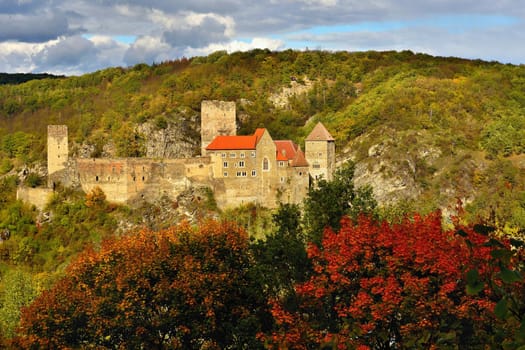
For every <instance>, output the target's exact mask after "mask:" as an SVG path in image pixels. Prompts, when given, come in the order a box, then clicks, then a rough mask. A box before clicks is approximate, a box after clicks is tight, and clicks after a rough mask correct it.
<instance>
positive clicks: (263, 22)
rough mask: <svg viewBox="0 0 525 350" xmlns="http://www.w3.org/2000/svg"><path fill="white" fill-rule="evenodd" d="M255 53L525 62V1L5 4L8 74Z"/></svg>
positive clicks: (2, 66) (2, 47)
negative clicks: (401, 54)
mask: <svg viewBox="0 0 525 350" xmlns="http://www.w3.org/2000/svg"><path fill="white" fill-rule="evenodd" d="M254 48H268V49H270V50H284V49H289V48H291V49H297V50H305V49H320V50H330V51H341V50H345V51H367V50H377V51H384V50H398V51H402V50H411V51H413V52H422V53H427V54H431V55H435V56H455V57H463V58H473V59H478V58H479V59H483V60H488V61H499V62H502V63H512V64H525V3H524V2H523V0H432V1H430V0H216V1H210V0H85V1H81V0H0V72H8V73H20V72H23V73H29V72H32V73H44V72H46V73H52V74H64V75H81V74H84V73H88V72H93V71H96V70H100V69H104V68H107V67H115V66H121V67H128V66H133V65H135V64H138V63H147V64H152V63H160V62H163V61H168V60H174V59H178V58H181V57H193V56H204V55H208V54H209V53H212V52H214V51H217V50H227V51H228V52H234V51H246V50H251V49H254Z"/></svg>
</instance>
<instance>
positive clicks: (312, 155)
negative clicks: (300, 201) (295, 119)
mask: <svg viewBox="0 0 525 350" xmlns="http://www.w3.org/2000/svg"><path fill="white" fill-rule="evenodd" d="M305 156H306V160H307V161H308V163H309V164H310V170H309V171H310V176H311V177H312V178H313V179H314V180H317V179H320V178H323V179H325V180H327V181H331V180H332V178H333V174H334V169H335V139H334V138H333V137H332V135H330V133H329V132H328V130H326V128H325V127H324V125H323V124H321V123H317V125H316V126H315V127H314V129H313V130H312V132H311V133H310V134H309V135H308V136H307V137H306V140H305Z"/></svg>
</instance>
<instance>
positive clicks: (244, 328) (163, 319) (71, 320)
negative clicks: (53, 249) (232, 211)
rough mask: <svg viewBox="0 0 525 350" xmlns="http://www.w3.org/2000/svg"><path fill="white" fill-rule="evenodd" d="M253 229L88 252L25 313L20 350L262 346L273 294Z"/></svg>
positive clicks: (131, 240)
mask: <svg viewBox="0 0 525 350" xmlns="http://www.w3.org/2000/svg"><path fill="white" fill-rule="evenodd" d="M247 247H248V239H247V236H246V234H245V233H244V231H242V230H241V229H239V228H237V227H235V226H233V225H230V224H226V223H217V222H209V223H206V224H203V225H202V226H200V227H199V229H193V228H191V227H190V226H189V225H186V224H183V225H180V226H177V227H174V228H172V229H169V230H167V231H163V232H160V233H155V232H149V231H143V232H140V233H137V234H134V235H130V236H126V237H122V238H120V239H115V240H111V241H107V242H105V243H104V244H103V245H102V247H101V248H100V251H98V252H97V251H94V250H90V251H87V252H85V253H84V254H83V255H82V256H81V257H80V258H79V259H78V260H77V261H76V262H74V263H72V264H71V265H70V267H69V269H68V271H67V276H66V277H65V278H63V279H61V280H60V281H59V282H58V283H57V284H56V285H55V286H54V287H53V288H52V289H51V290H49V291H46V292H44V293H43V294H41V295H40V296H39V297H38V298H37V299H36V301H35V302H33V303H32V304H31V305H30V306H29V307H28V308H25V309H24V310H23V312H22V320H21V326H20V331H19V334H20V336H19V337H18V338H17V339H15V340H14V343H13V347H15V346H16V347H19V348H45V349H48V348H82V347H96V348H128V349H134V348H136V349H138V348H148V349H150V348H151V349H153V348H172V349H177V348H181V349H204V348H206V349H219V348H225V347H227V346H231V347H234V348H242V347H247V348H256V347H257V346H260V343H259V342H258V341H257V340H256V338H255V334H256V333H257V332H261V331H264V330H265V329H264V328H263V326H262V325H263V324H264V318H265V316H268V315H269V314H268V313H267V312H265V309H266V308H267V306H266V305H267V304H266V300H265V298H264V297H263V296H261V295H260V293H259V292H258V291H259V290H260V288H259V287H258V286H257V281H256V279H255V278H252V276H251V274H250V267H251V260H250V258H249V255H247V254H246V252H247V251H248V249H247Z"/></svg>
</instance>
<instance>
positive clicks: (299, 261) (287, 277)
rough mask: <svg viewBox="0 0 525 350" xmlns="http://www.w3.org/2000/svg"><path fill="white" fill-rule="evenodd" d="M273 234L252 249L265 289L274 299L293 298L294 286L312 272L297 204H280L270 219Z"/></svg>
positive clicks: (257, 242)
mask: <svg viewBox="0 0 525 350" xmlns="http://www.w3.org/2000/svg"><path fill="white" fill-rule="evenodd" d="M272 218H273V222H274V223H275V225H276V226H277V228H276V229H275V231H274V232H272V233H270V234H268V235H267V236H266V237H265V238H264V239H262V240H257V241H256V242H254V243H253V244H252V246H251V249H252V251H253V255H254V257H255V259H256V262H257V269H258V271H259V273H260V274H261V278H262V279H263V281H264V285H265V287H266V289H267V291H268V293H269V294H271V295H273V296H283V295H287V296H290V297H293V294H294V292H293V286H294V284H295V283H299V282H303V281H304V280H305V279H306V277H307V276H308V271H309V270H310V268H311V265H310V261H309V260H308V257H307V255H306V242H305V237H304V234H303V230H302V227H301V212H300V210H299V206H298V205H296V204H280V206H279V208H278V210H277V211H276V212H275V214H273V215H272Z"/></svg>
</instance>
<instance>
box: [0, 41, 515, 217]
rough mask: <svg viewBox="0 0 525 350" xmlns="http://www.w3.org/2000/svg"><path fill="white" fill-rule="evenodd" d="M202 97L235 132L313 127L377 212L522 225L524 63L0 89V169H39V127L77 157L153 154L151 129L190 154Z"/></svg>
mask: <svg viewBox="0 0 525 350" xmlns="http://www.w3.org/2000/svg"><path fill="white" fill-rule="evenodd" d="M203 99H219V100H233V101H237V109H238V119H239V123H240V130H239V132H240V133H241V134H243V133H244V134H248V133H251V132H252V131H253V130H254V129H255V128H256V127H260V126H264V127H266V128H268V129H269V131H270V134H271V135H272V137H274V139H280V138H291V139H293V140H295V141H297V142H299V143H302V139H303V138H304V136H305V135H306V134H307V133H308V132H309V131H310V129H311V128H312V127H313V122H311V121H317V120H320V121H322V122H323V123H324V124H325V125H326V126H327V127H328V129H329V130H330V131H331V132H332V134H333V135H334V137H335V138H336V142H337V147H338V159H339V160H340V161H341V162H342V161H344V160H345V159H352V160H354V161H355V162H356V163H357V170H356V182H357V183H358V184H360V185H361V184H366V183H369V184H371V185H373V187H374V189H375V194H376V197H377V199H378V200H379V201H380V203H383V204H392V203H399V202H402V203H404V204H403V205H404V206H405V207H412V208H419V209H420V210H423V211H430V210H432V209H434V208H438V207H439V208H443V209H446V208H447V207H453V206H454V205H455V203H456V201H457V200H458V199H461V200H462V201H463V202H464V203H466V204H469V205H470V206H469V208H471V213H472V215H474V216H481V217H489V216H490V217H492V218H493V219H494V218H495V217H497V219H498V220H500V221H505V222H507V221H509V222H511V223H513V224H523V223H525V209H524V206H525V204H524V197H525V196H524V192H523V191H524V188H523V186H524V185H523V183H524V181H523V179H524V174H523V173H524V170H523V169H524V167H525V166H524V163H525V160H524V158H523V155H522V153H523V152H524V151H525V141H524V140H525V131H524V128H523V127H524V126H525V67H523V66H513V65H502V64H499V63H495V62H483V61H479V60H478V61H472V60H464V59H459V58H441V57H432V56H428V55H422V54H413V53H412V52H409V51H404V52H358V53H347V52H336V53H329V52H322V51H307V52H296V51H291V50H288V51H284V52H269V51H265V50H254V51H251V52H246V53H234V54H226V53H225V52H216V53H214V54H212V55H210V56H208V57H197V58H193V59H181V60H177V61H171V62H165V63H162V64H158V65H154V66H147V65H137V66H134V67H131V68H128V69H124V68H110V69H106V70H102V71H98V72H95V73H91V74H86V75H84V76H80V77H69V78H65V79H44V80H33V81H29V82H27V83H24V84H20V85H5V86H1V87H0V138H1V141H2V142H1V146H2V147H1V156H2V164H1V169H0V170H2V171H3V172H7V171H8V170H10V169H12V168H13V166H14V167H20V166H22V165H23V164H28V163H29V164H30V163H34V162H38V161H44V159H45V158H44V157H45V139H44V137H45V130H46V129H45V128H46V125H47V124H52V123H64V124H67V125H68V126H69V129H70V138H71V139H72V141H73V143H74V145H73V147H72V150H73V151H72V152H73V153H75V155H78V156H101V155H116V156H141V155H146V154H147V155H148V156H153V157H155V156H159V157H161V156H162V154H155V153H154V151H153V153H152V151H151V148H152V147H153V144H158V141H157V140H158V137H157V138H156V139H155V141H154V142H151V140H150V139H151V138H150V137H149V136H150V135H154V133H155V132H157V131H159V130H160V131H162V130H182V131H183V132H182V135H181V136H178V137H177V140H179V141H173V140H172V141H171V142H172V144H175V145H176V144H177V143H178V144H179V145H180V144H181V143H184V145H185V146H184V147H183V148H184V149H185V150H186V151H185V153H184V154H188V155H191V154H192V153H194V154H195V153H197V152H198V149H197V146H196V145H198V137H199V112H200V111H199V108H200V102H201V101H202V100H203ZM145 122H149V123H148V124H147V125H149V127H140V128H138V126H139V125H143V124H144V123H145ZM151 126H153V128H152V127H151ZM152 129H154V130H152ZM144 130H146V131H147V130H150V132H146V133H144ZM157 134H158V132H157ZM148 141H149V142H150V144H149V145H148ZM174 147H179V148H180V146H174ZM161 148H163V149H164V152H166V151H165V147H161ZM192 149H193V151H191V150H192Z"/></svg>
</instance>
